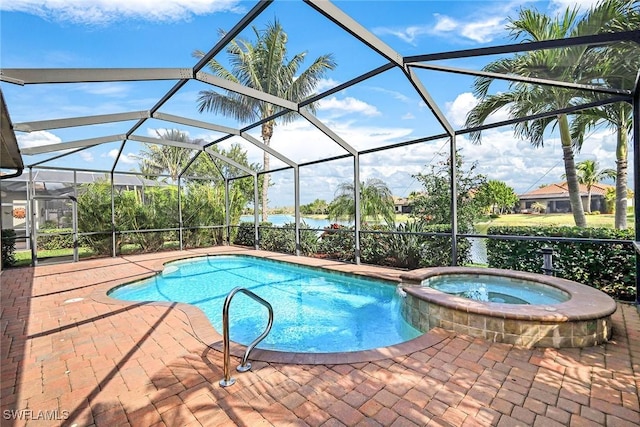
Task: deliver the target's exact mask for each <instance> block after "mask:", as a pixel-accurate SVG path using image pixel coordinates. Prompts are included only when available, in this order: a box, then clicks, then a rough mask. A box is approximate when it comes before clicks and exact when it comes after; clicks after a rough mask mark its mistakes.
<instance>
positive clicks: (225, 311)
mask: <svg viewBox="0 0 640 427" xmlns="http://www.w3.org/2000/svg"><path fill="white" fill-rule="evenodd" d="M238 292H242V293H243V294H245V295H247V296H248V297H250V298H252V299H253V300H255V301H257V302H258V303H260V304H262V305H264V306H265V307H267V310H269V323H268V324H267V327H266V329H265V330H264V332H262V334H260V336H259V337H258V338H256V339H255V340H253V342H252V343H251V344H249V345H248V346H247V349H246V350H245V352H244V356H243V357H242V362H241V363H240V365H238V367H237V368H236V370H237V371H238V372H246V371H248V370H250V369H251V363H250V362H247V359H248V358H249V353H251V351H252V350H253V348H254V347H255V346H257V345H258V344H259V343H260V341H262V340H263V339H265V338H266V336H267V335H269V332H270V331H271V326H273V307H271V304H269V302H268V301H266V300H264V299H262V298H260V297H259V296H258V295H256V294H255V293H253V292H252V291H250V290H249V289H246V288H241V287H236V288H233V289H232V290H231V292H229V294H228V295H227V298H226V299H225V300H224V305H223V306H222V329H223V331H222V344H223V351H224V378H223V379H221V380H220V383H219V384H220V386H222V387H229V386H232V385H233V384H235V382H236V380H235V379H234V378H231V374H230V372H229V365H230V363H231V362H230V358H231V357H230V352H231V351H230V348H229V307H230V306H231V300H232V299H233V297H234V296H235V295H236V294H237V293H238Z"/></svg>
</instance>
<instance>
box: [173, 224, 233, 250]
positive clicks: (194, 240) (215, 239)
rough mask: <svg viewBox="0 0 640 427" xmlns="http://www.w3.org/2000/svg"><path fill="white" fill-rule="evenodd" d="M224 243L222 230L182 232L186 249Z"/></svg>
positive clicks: (200, 229) (207, 229) (208, 229)
mask: <svg viewBox="0 0 640 427" xmlns="http://www.w3.org/2000/svg"><path fill="white" fill-rule="evenodd" d="M223 241H224V230H223V229H222V228H197V229H185V230H183V231H182V243H183V244H184V246H185V247H186V248H203V247H207V246H216V245H220V244H222V242H223Z"/></svg>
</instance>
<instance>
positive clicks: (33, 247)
mask: <svg viewBox="0 0 640 427" xmlns="http://www.w3.org/2000/svg"><path fill="white" fill-rule="evenodd" d="M29 187H30V190H31V191H30V192H29V194H28V196H27V197H28V198H29V205H30V206H31V209H30V210H31V230H30V231H31V232H30V233H29V243H30V245H31V266H32V267H35V266H36V264H37V260H36V228H37V227H36V201H35V200H34V196H35V190H34V189H35V188H36V187H35V185H34V184H33V168H32V167H29Z"/></svg>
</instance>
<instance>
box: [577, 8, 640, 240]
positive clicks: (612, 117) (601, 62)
mask: <svg viewBox="0 0 640 427" xmlns="http://www.w3.org/2000/svg"><path fill="white" fill-rule="evenodd" d="M608 3H610V4H611V5H612V7H613V6H615V5H616V4H620V6H618V7H619V8H620V9H621V11H622V17H621V18H618V19H613V20H611V22H610V24H609V28H608V29H609V30H610V31H628V30H634V29H637V28H640V2H638V1H637V0H635V1H634V0H625V1H622V0H611V1H609V2H608ZM583 63H584V64H586V65H587V66H585V67H584V70H585V71H586V72H585V75H584V76H583V77H582V80H583V81H584V82H585V83H594V82H595V83H599V84H604V85H605V86H607V87H609V88H614V89H628V90H633V89H634V87H635V79H636V73H637V71H638V68H640V47H639V46H638V45H637V44H636V43H624V44H617V45H614V46H612V47H604V48H594V49H591V50H589V51H588V52H587V55H586V57H585V60H584V61H583ZM592 98H593V100H596V99H598V97H597V96H595V95H594V96H592ZM632 111H633V109H632V107H631V104H629V103H626V102H620V103H617V104H609V105H605V106H602V107H599V108H594V109H589V110H584V111H580V112H579V113H578V114H577V116H576V119H575V120H574V122H573V126H572V135H573V138H574V139H576V140H578V141H579V143H580V144H581V143H582V140H583V139H584V137H585V133H586V132H588V131H590V130H591V129H593V128H594V127H595V126H596V125H597V124H599V123H602V122H604V123H606V124H607V126H608V127H610V128H612V129H614V130H615V131H616V136H617V142H616V199H615V228H617V229H626V228H627V183H628V179H627V176H628V172H627V169H628V152H629V134H630V133H631V129H632V121H633V119H632V116H631V114H632Z"/></svg>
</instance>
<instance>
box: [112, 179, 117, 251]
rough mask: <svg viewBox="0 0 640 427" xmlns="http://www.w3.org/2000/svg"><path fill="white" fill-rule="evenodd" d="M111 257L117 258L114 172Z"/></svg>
mask: <svg viewBox="0 0 640 427" xmlns="http://www.w3.org/2000/svg"><path fill="white" fill-rule="evenodd" d="M111 256H112V257H114V258H115V257H116V202H115V186H114V184H113V170H112V171H111Z"/></svg>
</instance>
